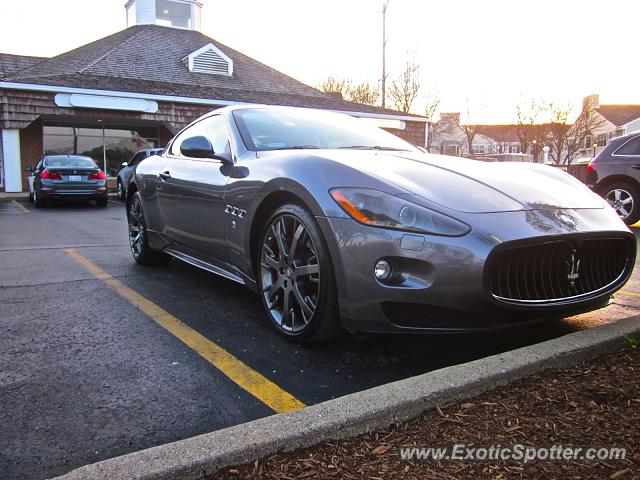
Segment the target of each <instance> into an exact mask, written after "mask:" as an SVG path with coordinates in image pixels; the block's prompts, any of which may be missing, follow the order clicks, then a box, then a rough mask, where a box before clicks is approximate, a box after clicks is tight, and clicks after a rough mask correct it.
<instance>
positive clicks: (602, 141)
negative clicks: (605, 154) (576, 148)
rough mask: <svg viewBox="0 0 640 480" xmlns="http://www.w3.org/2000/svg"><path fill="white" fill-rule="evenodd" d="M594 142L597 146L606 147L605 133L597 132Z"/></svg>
mask: <svg viewBox="0 0 640 480" xmlns="http://www.w3.org/2000/svg"><path fill="white" fill-rule="evenodd" d="M596 144H597V145H598V146H599V147H606V146H607V134H606V133H599V134H598V136H597V137H596Z"/></svg>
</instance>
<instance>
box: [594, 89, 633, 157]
mask: <svg viewBox="0 0 640 480" xmlns="http://www.w3.org/2000/svg"><path fill="white" fill-rule="evenodd" d="M585 103H586V104H590V105H591V106H592V108H593V109H594V111H595V112H596V114H597V115H598V116H599V117H600V119H601V122H600V123H601V125H599V126H598V128H597V129H594V132H593V135H592V136H591V137H589V138H588V139H587V140H588V141H587V142H585V143H587V144H591V145H593V144H594V143H595V145H596V148H595V152H596V154H597V153H598V152H600V151H601V150H603V149H604V147H606V146H607V143H608V142H609V140H610V139H611V138H614V137H619V136H621V135H626V134H627V133H632V132H637V131H640V105H601V104H600V96H599V95H597V94H595V95H589V96H588V97H585Z"/></svg>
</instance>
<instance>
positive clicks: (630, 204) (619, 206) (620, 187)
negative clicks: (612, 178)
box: [602, 182, 640, 225]
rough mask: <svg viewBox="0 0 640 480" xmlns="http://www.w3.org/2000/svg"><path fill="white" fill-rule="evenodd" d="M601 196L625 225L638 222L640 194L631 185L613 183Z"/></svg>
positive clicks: (639, 216)
mask: <svg viewBox="0 0 640 480" xmlns="http://www.w3.org/2000/svg"><path fill="white" fill-rule="evenodd" d="M602 196H603V197H604V199H605V200H606V201H607V202H608V203H609V205H611V206H612V207H613V209H614V210H615V211H616V213H617V214H618V216H619V217H620V219H621V220H622V221H623V222H624V223H626V224H627V225H633V224H634V223H636V222H637V221H638V220H640V194H638V190H637V189H636V188H635V187H634V186H633V185H631V184H629V183H624V182H622V183H614V184H612V185H609V186H608V187H607V188H605V189H604V191H603V195H602Z"/></svg>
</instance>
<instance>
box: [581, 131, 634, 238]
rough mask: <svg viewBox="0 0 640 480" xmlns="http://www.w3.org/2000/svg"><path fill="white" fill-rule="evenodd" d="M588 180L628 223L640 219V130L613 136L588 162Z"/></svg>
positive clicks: (594, 189)
mask: <svg viewBox="0 0 640 480" xmlns="http://www.w3.org/2000/svg"><path fill="white" fill-rule="evenodd" d="M586 180H587V182H586V183H587V185H588V186H589V188H591V189H592V190H593V191H595V192H596V193H598V194H600V195H602V197H604V199H605V200H606V201H607V202H609V204H610V205H611V206H612V207H613V208H614V209H615V210H616V212H617V213H618V215H620V218H621V219H622V220H624V222H625V223H626V224H627V225H633V224H634V223H636V222H637V221H638V220H640V132H634V133H630V134H628V135H623V136H622V137H617V138H613V139H611V140H610V141H609V145H607V147H606V148H605V149H604V150H602V151H601V152H600V153H599V154H598V155H597V156H596V158H594V159H593V160H591V162H590V163H589V165H588V167H587V177H586Z"/></svg>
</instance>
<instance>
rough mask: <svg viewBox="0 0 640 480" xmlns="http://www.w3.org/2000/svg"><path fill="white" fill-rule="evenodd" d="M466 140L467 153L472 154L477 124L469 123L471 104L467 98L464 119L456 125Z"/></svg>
mask: <svg viewBox="0 0 640 480" xmlns="http://www.w3.org/2000/svg"><path fill="white" fill-rule="evenodd" d="M458 128H460V130H461V131H462V133H463V134H464V136H465V139H466V140H467V147H468V149H469V150H468V152H469V155H472V156H473V140H474V139H475V138H476V135H477V134H478V125H474V124H472V123H471V106H470V105H469V99H468V98H467V114H466V118H465V121H464V122H462V123H460V125H459V126H458Z"/></svg>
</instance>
